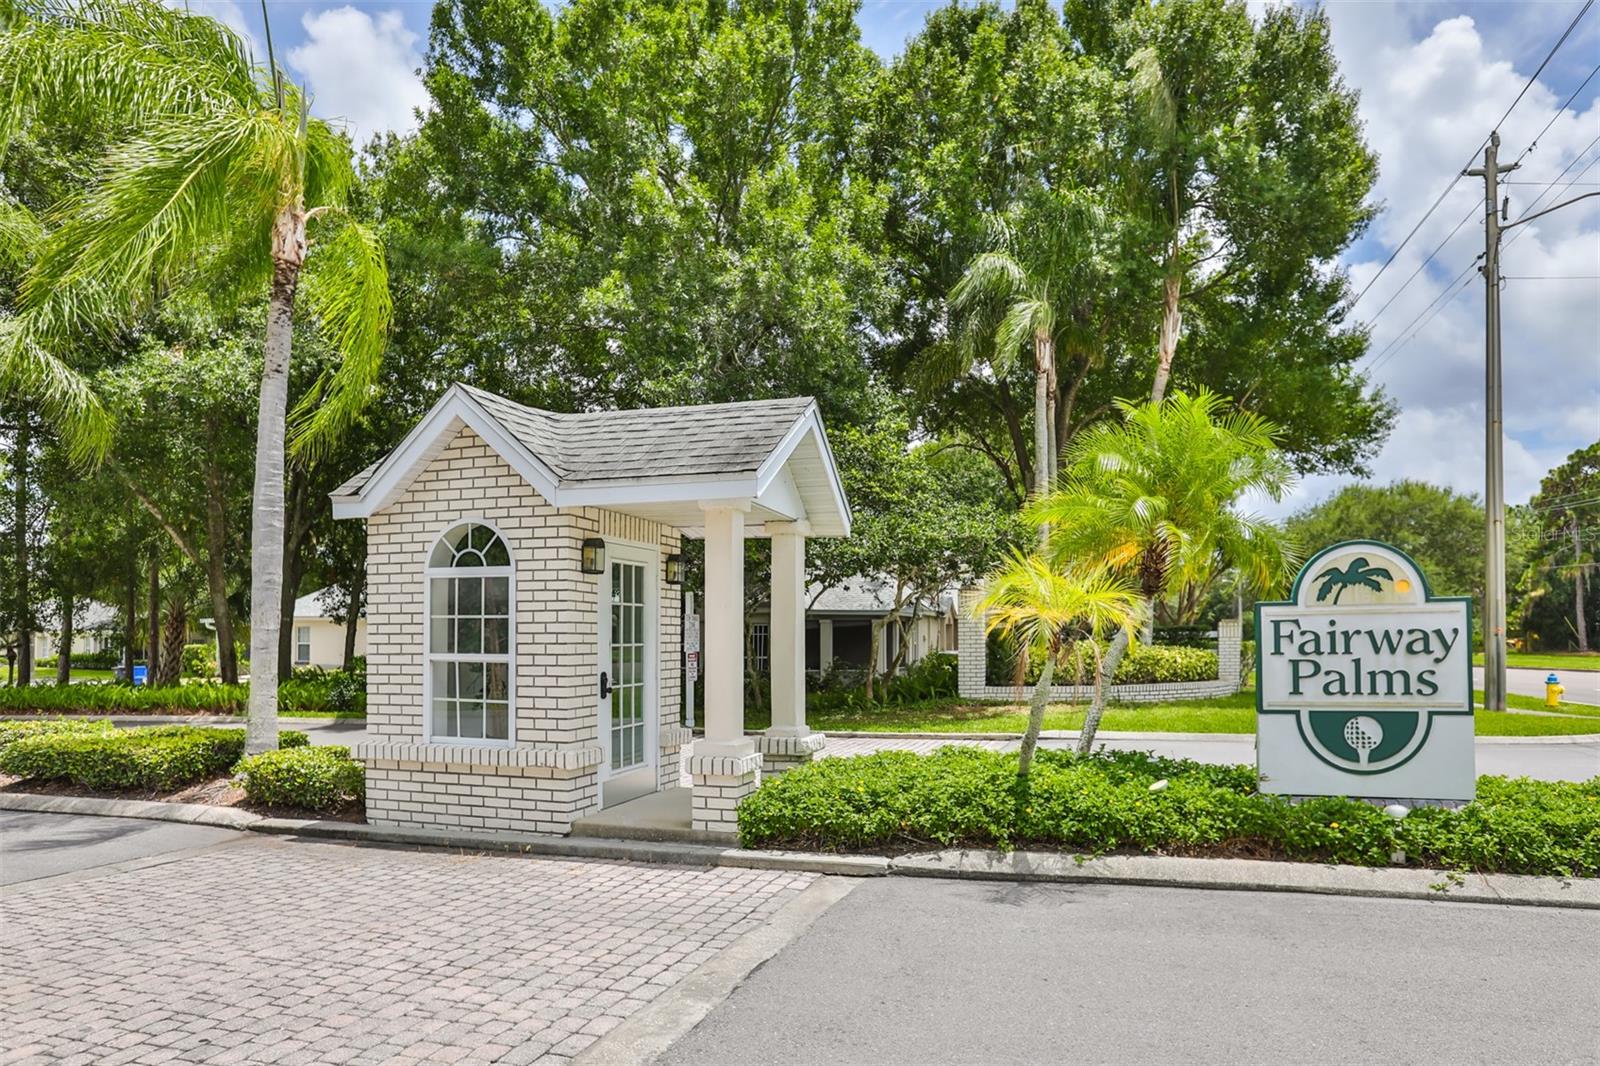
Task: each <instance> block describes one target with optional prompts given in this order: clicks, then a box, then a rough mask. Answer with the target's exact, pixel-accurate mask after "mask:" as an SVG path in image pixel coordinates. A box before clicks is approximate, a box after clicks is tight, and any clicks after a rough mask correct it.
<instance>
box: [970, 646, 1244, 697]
mask: <svg viewBox="0 0 1600 1066" xmlns="http://www.w3.org/2000/svg"><path fill="white" fill-rule="evenodd" d="M987 648H988V653H989V661H988V663H987V665H986V667H985V673H986V675H987V680H988V683H989V684H991V685H1009V684H1013V672H1012V665H1011V661H1008V657H1009V655H1010V654H1011V653H1010V652H1009V651H1008V650H1007V642H1006V641H1005V640H1004V639H1003V638H999V636H998V635H997V634H991V635H990V637H989V641H988V644H987ZM1105 650H1106V645H1105V643H1104V642H1102V643H1101V646H1100V654H1101V655H1104V654H1105ZM1043 663H1044V654H1043V652H1042V651H1035V652H1034V653H1033V654H1031V655H1030V656H1029V662H1028V670H1027V674H1026V682H1025V683H1026V684H1029V685H1031V684H1033V683H1034V682H1036V681H1038V680H1039V668H1040V666H1042V665H1043ZM1094 664H1095V655H1094V651H1093V650H1092V649H1091V648H1090V646H1089V644H1088V642H1087V641H1081V640H1080V641H1078V642H1077V643H1076V644H1074V645H1072V647H1071V649H1070V650H1069V651H1068V652H1067V654H1066V655H1065V656H1064V661H1063V662H1061V663H1060V664H1058V665H1057V667H1056V684H1058V685H1070V684H1074V683H1078V684H1084V685H1090V684H1093V683H1094V669H1095V667H1094ZM1218 676H1219V675H1218V670H1217V653H1216V651H1214V650H1212V649H1207V648H1191V647H1188V646H1186V645H1182V644H1155V645H1150V644H1134V645H1133V646H1132V647H1130V648H1129V649H1128V651H1127V653H1126V654H1125V655H1123V657H1122V661H1121V662H1120V663H1118V664H1117V673H1116V676H1115V677H1113V678H1112V684H1114V685H1153V684H1159V683H1161V682H1164V681H1215V680H1216V679H1217V677H1218Z"/></svg>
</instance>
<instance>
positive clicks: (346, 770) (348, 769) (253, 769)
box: [236, 745, 367, 811]
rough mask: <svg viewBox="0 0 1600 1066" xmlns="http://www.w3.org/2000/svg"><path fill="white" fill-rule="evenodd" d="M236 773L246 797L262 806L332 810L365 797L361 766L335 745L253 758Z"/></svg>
mask: <svg viewBox="0 0 1600 1066" xmlns="http://www.w3.org/2000/svg"><path fill="white" fill-rule="evenodd" d="M236 773H237V775H238V779H239V784H240V785H241V786H242V787H243V788H244V792H245V796H246V798H248V799H249V800H250V802H251V803H258V804H261V805H262V806H265V807H295V808H299V809H301V810H308V811H332V810H337V809H338V808H340V807H343V806H345V805H347V804H351V803H361V802H363V801H364V800H365V799H366V795H367V786H366V777H365V774H364V772H363V768H362V765H361V764H360V763H358V762H356V761H355V760H354V759H352V758H350V749H349V748H344V747H340V746H338V745H328V746H326V747H318V748H291V749H283V750H279V751H269V752H264V753H262V754H260V755H252V756H250V757H249V758H246V759H245V760H244V761H242V762H241V763H239V766H238V768H237V770H236Z"/></svg>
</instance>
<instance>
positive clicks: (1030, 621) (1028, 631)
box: [977, 552, 1139, 780]
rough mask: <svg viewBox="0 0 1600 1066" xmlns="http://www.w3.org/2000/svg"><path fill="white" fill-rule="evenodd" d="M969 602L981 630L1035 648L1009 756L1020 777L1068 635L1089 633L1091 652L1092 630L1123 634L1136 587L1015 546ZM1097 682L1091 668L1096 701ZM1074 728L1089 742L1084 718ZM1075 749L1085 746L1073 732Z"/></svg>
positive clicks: (1134, 614) (1132, 622)
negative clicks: (1037, 654) (1024, 715)
mask: <svg viewBox="0 0 1600 1066" xmlns="http://www.w3.org/2000/svg"><path fill="white" fill-rule="evenodd" d="M977 610H978V612H979V616H980V617H982V618H984V619H986V622H985V625H986V626H987V631H988V632H990V633H1003V634H1006V635H1007V636H1009V637H1011V638H1012V639H1013V640H1014V641H1015V642H1016V643H1017V644H1019V645H1020V646H1021V647H1022V648H1024V649H1032V650H1037V651H1041V652H1042V653H1043V663H1042V665H1041V666H1040V669H1039V680H1038V681H1037V682H1036V683H1035V684H1034V686H1033V697H1032V699H1031V700H1030V702H1029V708H1028V726H1027V728H1026V729H1025V730H1024V731H1023V734H1022V749H1021V752H1020V753H1019V756H1018V761H1017V775H1018V776H1019V777H1021V778H1022V779H1023V780H1026V779H1027V777H1028V772H1029V770H1030V769H1031V768H1032V766H1033V752H1034V748H1036V747H1037V746H1038V744H1039V731H1040V730H1041V729H1043V728H1044V712H1045V708H1046V706H1047V705H1048V704H1049V702H1050V686H1051V685H1052V684H1053V683H1054V681H1055V670H1056V664H1057V662H1058V661H1059V660H1060V659H1061V657H1062V653H1063V652H1064V651H1065V650H1066V648H1067V646H1068V643H1069V641H1070V638H1071V637H1073V636H1074V635H1076V634H1080V633H1083V634H1087V635H1088V636H1089V637H1090V638H1091V639H1090V640H1089V641H1087V644H1088V645H1089V647H1090V648H1092V649H1093V650H1094V654H1095V656H1096V657H1097V658H1098V657H1099V649H1100V644H1099V638H1100V637H1102V636H1104V635H1105V634H1106V633H1109V632H1112V631H1115V632H1116V633H1117V634H1118V636H1119V637H1120V638H1121V639H1122V640H1124V641H1126V640H1127V639H1128V637H1129V636H1130V635H1131V633H1132V631H1133V628H1134V627H1135V626H1136V625H1137V624H1138V623H1137V619H1138V617H1139V592H1138V589H1136V588H1135V587H1134V586H1133V585H1132V584H1131V583H1129V582H1128V581H1127V580H1126V579H1124V578H1122V577H1119V576H1117V575H1116V574H1114V573H1110V572H1108V571H1106V570H1105V569H1091V570H1087V571H1084V570H1074V569H1065V570H1064V569H1062V568H1061V567H1060V566H1059V565H1058V564H1056V563H1054V562H1052V561H1051V560H1049V559H1046V558H1045V557H1044V556H1042V555H1039V554H1037V553H1035V554H1033V555H1023V554H1021V553H1020V552H1019V553H1017V554H1015V555H1013V556H1012V557H1011V558H1010V559H1009V560H1007V561H1006V563H1005V564H1004V565H1003V566H1001V567H1000V568H999V569H998V570H997V571H995V572H994V573H993V574H991V575H989V578H988V582H987V585H986V587H985V590H984V595H983V599H982V600H981V601H979V603H978V607H977ZM1113 639H1114V640H1115V639H1116V638H1113ZM1096 665H1097V666H1098V665H1099V664H1098V663H1097V664H1096ZM1104 684H1106V681H1105V680H1104V679H1103V678H1102V676H1101V672H1100V671H1098V670H1097V671H1096V673H1095V703H1096V704H1099V703H1100V702H1101V692H1102V686H1103V685H1104ZM1082 736H1084V737H1088V738H1089V741H1090V742H1092V741H1093V739H1094V737H1093V731H1092V729H1091V727H1090V726H1089V724H1088V723H1087V722H1085V723H1084V731H1083V734H1082ZM1078 751H1079V753H1080V754H1082V753H1084V752H1086V751H1088V745H1087V744H1086V743H1085V742H1084V741H1083V739H1082V738H1081V737H1080V739H1079V742H1078Z"/></svg>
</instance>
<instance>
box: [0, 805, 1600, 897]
mask: <svg viewBox="0 0 1600 1066" xmlns="http://www.w3.org/2000/svg"><path fill="white" fill-rule="evenodd" d="M0 810H12V811H33V812H41V813H58V814H89V815H98V816H100V817H111V818H145V819H151V820H156V821H166V822H187V823H191V824H194V825H211V826H219V827H222V828H227V829H237V830H240V831H250V832H256V833H271V834H275V835H279V836H291V837H298V838H302V839H307V840H332V841H341V842H344V843H349V844H358V845H359V844H365V845H375V846H391V847H392V846H400V847H418V848H451V849H454V850H459V851H474V852H505V853H509V854H518V855H538V856H544V857H547V858H554V859H609V860H614V861H622V862H647V863H668V864H672V865H677V866H726V867H736V868H741V869H751V870H786V871H791V872H794V873H815V874H830V875H835V876H841V877H884V876H901V877H946V878H957V879H978V880H991V881H1052V882H1058V883H1065V884H1107V885H1154V886H1166V887H1170V888H1209V889H1222V890H1232V891H1257V892H1309V893H1315V894H1319V895H1334V896H1374V897H1383V898H1388V899H1419V900H1453V901H1458V902H1468V903H1505V904H1516V905H1521V906H1531V907H1568V908H1581V909H1588V910H1600V878H1573V879H1567V878H1559V877H1527V876H1521V875H1516V874H1460V873H1454V872H1451V871H1448V870H1429V869H1411V868H1396V867H1388V868H1379V867H1366V866H1331V865H1321V864H1317V863H1300V862H1271V861H1264V860H1256V859H1202V858H1184V857H1180V856H1169V855H1104V856H1100V857H1098V858H1091V857H1085V856H1081V855H1070V854H1061V853H1058V852H1027V851H1014V852H1009V853H1001V852H996V851H967V850H955V849H952V850H947V851H937V852H925V853H919V854H913V855H902V856H900V857H898V858H888V857H886V856H882V855H830V854H825V853H819V852H806V851H757V850H748V851H747V850H744V849H742V848H725V847H719V846H716V845H710V844H674V843H661V842H650V841H641V840H610V839H606V838H602V837H560V836H548V835H544V834H539V833H474V832H467V831H460V830H457V831H450V830H424V829H393V828H386V827H383V826H372V825H366V824H364V823H359V822H335V821H322V820H318V819H299V818H268V817H263V816H261V815H259V814H252V813H251V812H249V811H241V810H238V809H236V808H229V807H209V806H205V805H203V804H195V803H161V802H152V801H145V800H120V799H97V798H92V797H85V796H40V795H33V794H29V793H21V792H8V793H0Z"/></svg>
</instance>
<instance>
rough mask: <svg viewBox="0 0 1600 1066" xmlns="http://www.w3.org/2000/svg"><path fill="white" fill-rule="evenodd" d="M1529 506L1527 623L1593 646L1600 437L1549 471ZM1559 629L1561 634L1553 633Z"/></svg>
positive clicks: (1598, 601)
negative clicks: (1531, 536)
mask: <svg viewBox="0 0 1600 1066" xmlns="http://www.w3.org/2000/svg"><path fill="white" fill-rule="evenodd" d="M1528 511H1529V514H1530V517H1531V518H1532V519H1533V520H1534V523H1535V528H1536V533H1535V534H1534V536H1535V538H1536V539H1534V541H1533V544H1532V546H1531V552H1530V555H1531V558H1530V560H1529V563H1528V564H1527V568H1526V572H1525V574H1524V577H1523V580H1522V582H1521V583H1520V584H1521V587H1522V596H1523V598H1524V599H1525V600H1527V601H1528V602H1527V604H1526V606H1525V607H1524V608H1523V610H1522V611H1521V612H1520V614H1521V615H1522V616H1523V626H1524V628H1525V629H1534V630H1537V631H1539V632H1540V633H1541V635H1544V639H1545V641H1546V642H1547V643H1548V644H1550V645H1552V646H1556V647H1570V648H1575V649H1576V650H1577V651H1580V652H1588V651H1591V650H1592V649H1593V648H1594V647H1595V645H1596V643H1597V642H1600V594H1597V593H1600V590H1597V589H1596V585H1597V584H1600V583H1597V582H1595V581H1594V579H1593V572H1594V568H1595V555H1596V551H1597V549H1600V520H1597V519H1596V517H1595V516H1596V514H1597V513H1600V442H1596V443H1594V444H1591V445H1589V446H1588V447H1586V448H1579V449H1578V450H1577V451H1575V452H1573V453H1572V454H1571V455H1569V456H1567V458H1566V461H1565V462H1563V463H1562V464H1561V465H1560V466H1558V467H1556V468H1555V469H1553V470H1551V471H1550V472H1549V473H1548V474H1546V475H1545V476H1544V478H1543V479H1542V480H1541V481H1540V482H1539V492H1538V493H1537V494H1536V495H1535V496H1534V498H1533V500H1532V501H1531V502H1530V504H1529V506H1528ZM1509 539H1510V538H1509V537H1508V540H1509ZM1509 554H1510V553H1509V552H1508V555H1509ZM1511 572H1512V571H1511V570H1510V568H1509V566H1508V568H1507V573H1511ZM1558 604H1560V605H1563V606H1562V607H1557V605H1558ZM1563 614H1564V615H1565V617H1562V615H1563ZM1553 633H1560V634H1561V636H1560V637H1559V638H1554V639H1552V637H1551V636H1550V634H1553Z"/></svg>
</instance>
